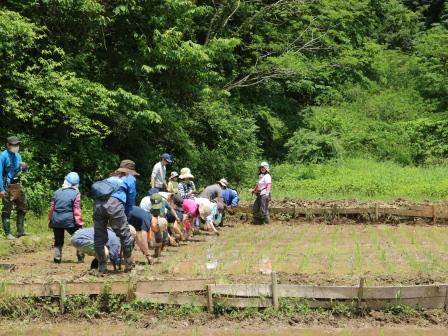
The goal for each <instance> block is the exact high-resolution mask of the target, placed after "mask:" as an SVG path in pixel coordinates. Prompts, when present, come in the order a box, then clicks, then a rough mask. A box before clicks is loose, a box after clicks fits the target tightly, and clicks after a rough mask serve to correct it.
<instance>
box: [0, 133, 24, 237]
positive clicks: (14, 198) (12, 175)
mask: <svg viewBox="0 0 448 336" xmlns="http://www.w3.org/2000/svg"><path fill="white" fill-rule="evenodd" d="M19 149H20V140H19V138H17V137H16V136H10V137H9V138H8V139H7V143H6V150H4V151H3V152H2V153H1V154H0V178H1V182H0V198H2V199H3V209H2V224H3V233H4V234H5V236H6V239H8V240H13V239H15V237H14V236H13V235H12V234H11V227H10V218H11V211H12V207H13V205H14V206H15V208H16V211H17V222H16V226H17V237H21V236H24V235H25V231H24V223H25V213H26V196H25V193H24V192H23V190H22V188H21V184H20V175H21V173H22V172H25V171H26V170H27V165H26V163H25V162H22V157H21V155H20V154H19Z"/></svg>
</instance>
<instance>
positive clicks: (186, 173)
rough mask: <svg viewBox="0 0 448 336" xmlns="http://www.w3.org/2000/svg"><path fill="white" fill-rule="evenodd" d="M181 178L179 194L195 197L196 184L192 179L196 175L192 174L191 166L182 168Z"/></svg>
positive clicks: (190, 197) (186, 197)
mask: <svg viewBox="0 0 448 336" xmlns="http://www.w3.org/2000/svg"><path fill="white" fill-rule="evenodd" d="M179 178H180V180H181V181H180V182H179V185H178V189H179V195H180V196H181V197H182V198H183V199H188V198H189V199H194V195H195V194H196V186H195V185H194V182H193V181H192V179H194V176H193V175H192V174H191V170H190V168H187V167H185V168H182V169H181V170H180V175H179Z"/></svg>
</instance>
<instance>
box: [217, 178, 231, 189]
mask: <svg viewBox="0 0 448 336" xmlns="http://www.w3.org/2000/svg"><path fill="white" fill-rule="evenodd" d="M218 183H219V184H220V185H222V186H223V187H226V188H227V186H228V185H229V182H227V180H226V179H225V178H222V179H220V180H219V181H218Z"/></svg>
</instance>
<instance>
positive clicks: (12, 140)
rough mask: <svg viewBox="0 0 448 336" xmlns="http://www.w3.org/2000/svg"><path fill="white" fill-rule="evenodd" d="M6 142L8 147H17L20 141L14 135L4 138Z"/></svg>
mask: <svg viewBox="0 0 448 336" xmlns="http://www.w3.org/2000/svg"><path fill="white" fill-rule="evenodd" d="M6 142H7V143H8V144H9V145H17V144H19V143H20V139H19V138H18V137H16V136H15V135H13V136H10V137H8V138H6Z"/></svg>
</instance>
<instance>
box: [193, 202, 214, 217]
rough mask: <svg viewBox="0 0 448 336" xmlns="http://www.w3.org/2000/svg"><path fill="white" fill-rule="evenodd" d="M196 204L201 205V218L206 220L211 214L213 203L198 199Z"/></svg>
mask: <svg viewBox="0 0 448 336" xmlns="http://www.w3.org/2000/svg"><path fill="white" fill-rule="evenodd" d="M196 203H197V204H198V205H199V216H200V217H201V218H202V219H203V220H206V219H207V217H208V216H209V215H210V214H211V212H212V209H211V202H210V201H209V200H208V199H206V198H196Z"/></svg>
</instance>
